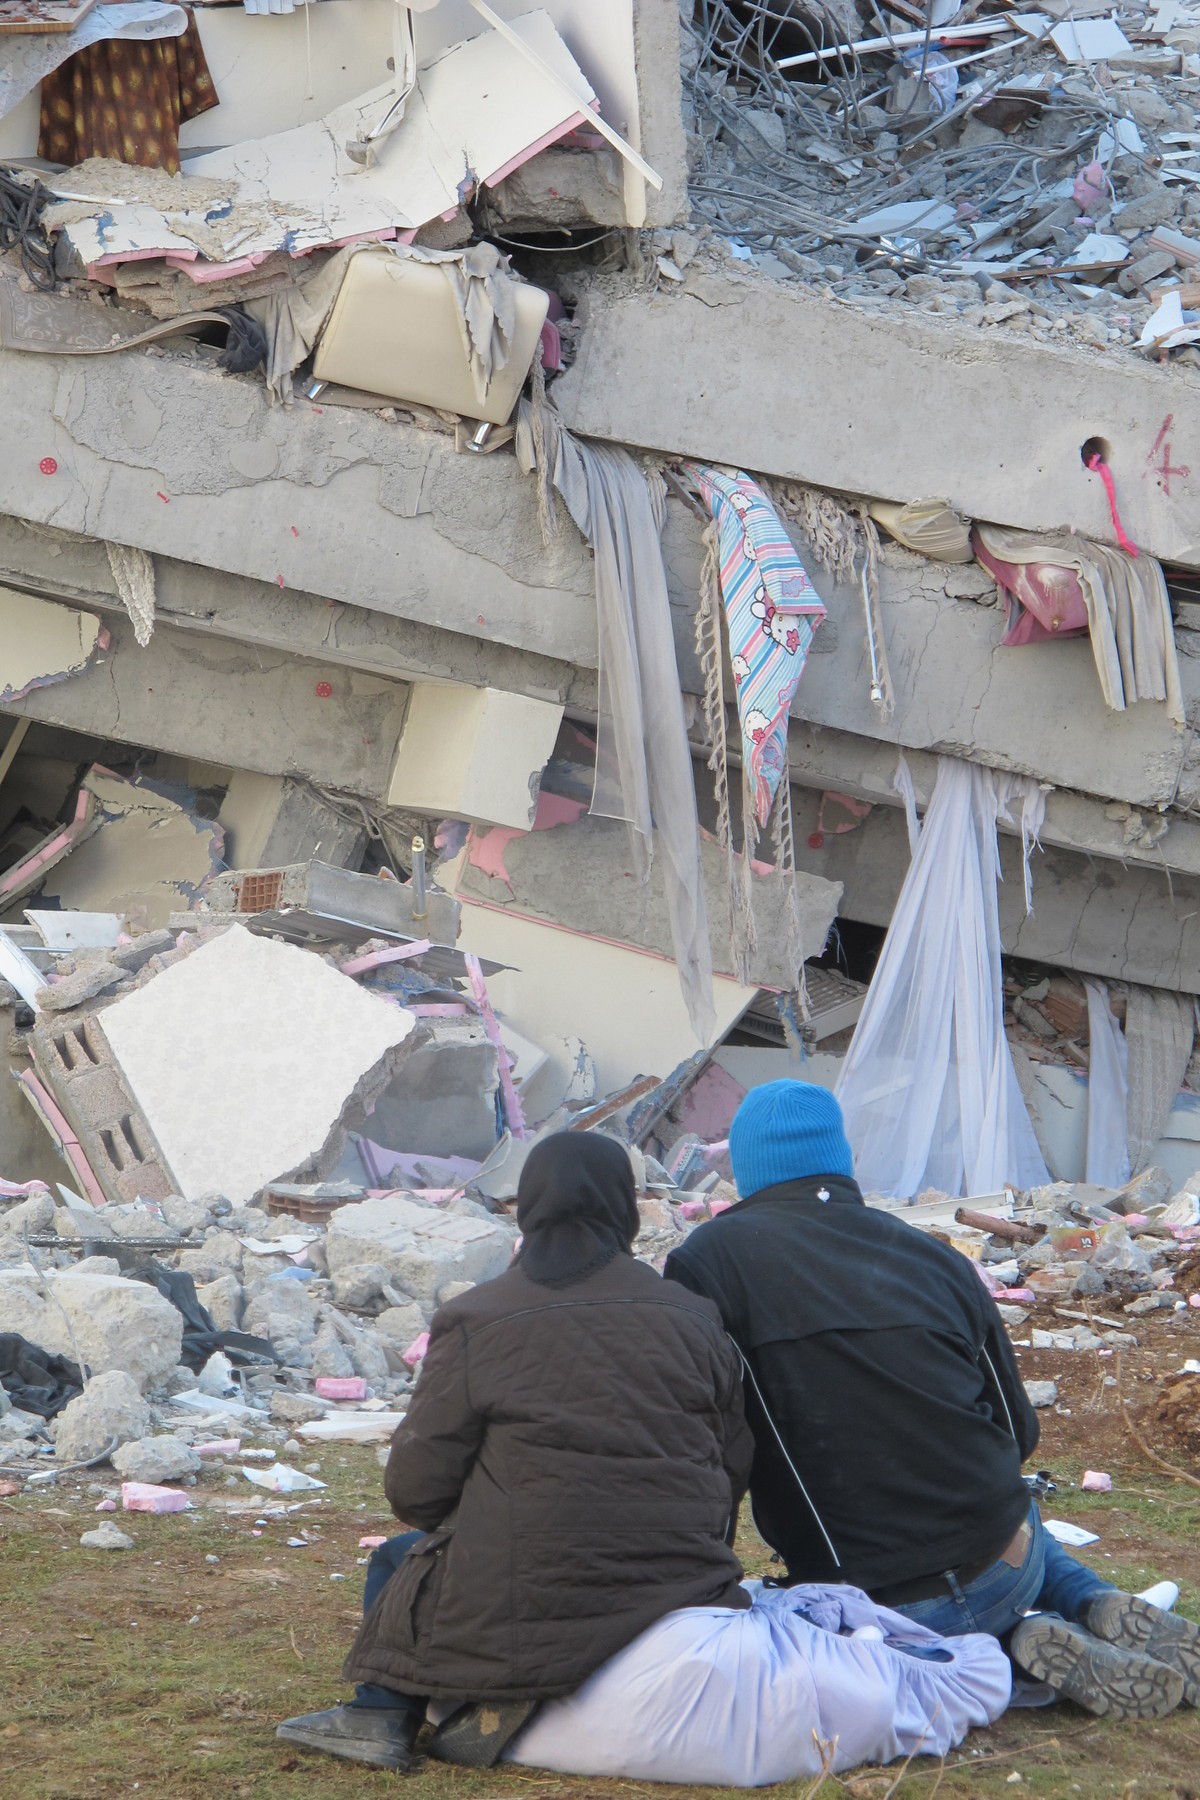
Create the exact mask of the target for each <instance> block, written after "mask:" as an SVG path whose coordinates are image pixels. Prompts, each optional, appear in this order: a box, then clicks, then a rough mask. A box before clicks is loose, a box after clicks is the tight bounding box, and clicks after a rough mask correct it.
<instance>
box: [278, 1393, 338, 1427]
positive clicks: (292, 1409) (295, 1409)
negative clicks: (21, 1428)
mask: <svg viewBox="0 0 1200 1800" xmlns="http://www.w3.org/2000/svg"><path fill="white" fill-rule="evenodd" d="M270 1410H271V1417H272V1418H273V1419H278V1421H279V1423H280V1424H281V1425H306V1424H307V1423H308V1422H309V1420H310V1419H323V1418H324V1417H325V1414H326V1413H327V1412H328V1411H329V1408H328V1407H327V1406H326V1404H325V1402H324V1401H323V1400H317V1399H314V1397H313V1396H312V1395H311V1394H290V1393H288V1392H287V1390H286V1389H285V1388H276V1390H275V1392H274V1393H273V1394H272V1395H271V1409H270Z"/></svg>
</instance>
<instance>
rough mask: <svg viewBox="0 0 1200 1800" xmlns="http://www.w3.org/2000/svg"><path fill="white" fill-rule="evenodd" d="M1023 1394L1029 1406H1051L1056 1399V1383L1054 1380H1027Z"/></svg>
mask: <svg viewBox="0 0 1200 1800" xmlns="http://www.w3.org/2000/svg"><path fill="white" fill-rule="evenodd" d="M1025 1394H1026V1398H1027V1399H1028V1401H1029V1404H1030V1406H1037V1407H1042V1406H1053V1405H1054V1402H1055V1401H1056V1400H1057V1399H1058V1383H1057V1382H1056V1381H1027V1382H1026V1383H1025Z"/></svg>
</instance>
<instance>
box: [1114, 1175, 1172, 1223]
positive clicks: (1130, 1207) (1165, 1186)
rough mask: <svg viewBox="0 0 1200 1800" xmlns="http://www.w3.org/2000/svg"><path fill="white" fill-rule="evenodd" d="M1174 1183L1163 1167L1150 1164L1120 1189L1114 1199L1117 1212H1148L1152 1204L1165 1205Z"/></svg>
mask: <svg viewBox="0 0 1200 1800" xmlns="http://www.w3.org/2000/svg"><path fill="white" fill-rule="evenodd" d="M1174 1188H1175V1183H1174V1181H1173V1180H1172V1179H1171V1177H1170V1176H1169V1175H1168V1174H1167V1171H1166V1170H1165V1169H1160V1168H1158V1167H1157V1166H1155V1165H1152V1166H1151V1167H1150V1168H1148V1169H1143V1170H1142V1172H1141V1174H1140V1175H1135V1176H1134V1178H1133V1180H1132V1181H1131V1182H1129V1183H1128V1184H1127V1185H1126V1186H1125V1187H1123V1188H1122V1189H1121V1192H1120V1193H1119V1194H1118V1195H1117V1198H1116V1200H1115V1201H1114V1203H1113V1204H1114V1207H1115V1209H1116V1210H1117V1211H1118V1212H1124V1213H1135V1212H1148V1211H1149V1209H1150V1208H1151V1207H1152V1206H1165V1205H1166V1204H1167V1202H1168V1201H1169V1200H1170V1198H1171V1195H1172V1193H1173V1192H1174Z"/></svg>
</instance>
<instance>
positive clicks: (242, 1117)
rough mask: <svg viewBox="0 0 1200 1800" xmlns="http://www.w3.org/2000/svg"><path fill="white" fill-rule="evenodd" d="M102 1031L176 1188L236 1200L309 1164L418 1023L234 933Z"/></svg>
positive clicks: (306, 958)
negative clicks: (344, 1114)
mask: <svg viewBox="0 0 1200 1800" xmlns="http://www.w3.org/2000/svg"><path fill="white" fill-rule="evenodd" d="M100 1022H101V1026H102V1029H103V1032H104V1035H105V1037H106V1038H107V1040H108V1042H109V1045H110V1047H111V1049H112V1052H113V1055H114V1057H115V1058H116V1060H117V1062H118V1063H119V1064H120V1067H121V1069H122V1072H123V1073H124V1076H125V1079H126V1081H127V1082H128V1083H129V1086H130V1089H131V1090H132V1093H133V1096H134V1098H135V1100H136V1101H137V1103H138V1105H139V1106H140V1108H141V1110H142V1112H143V1113H144V1114H145V1117H146V1122H147V1124H148V1125H149V1128H150V1130H151V1132H152V1133H153V1135H154V1137H155V1139H156V1140H157V1142H158V1145H159V1148H160V1150H161V1152H162V1155H163V1157H164V1159H165V1161H166V1163H167V1166H168V1168H169V1170H170V1172H171V1175H172V1178H173V1180H174V1182H175V1186H176V1189H177V1191H178V1192H179V1193H181V1194H183V1195H184V1196H185V1197H186V1198H188V1199H199V1198H200V1196H201V1195H203V1194H211V1193H219V1194H224V1195H226V1196H227V1198H228V1199H230V1200H233V1201H235V1202H244V1201H247V1200H249V1199H250V1198H251V1197H252V1196H253V1195H254V1194H256V1193H258V1192H259V1191H260V1190H261V1189H262V1188H263V1187H264V1186H265V1185H266V1184H267V1182H269V1181H279V1180H284V1179H286V1178H287V1177H288V1176H290V1175H293V1174H296V1173H299V1172H300V1171H302V1170H308V1169H309V1168H311V1167H312V1165H313V1163H314V1161H315V1160H317V1159H319V1157H320V1155H321V1153H322V1151H324V1150H325V1148H326V1146H327V1145H328V1144H329V1141H330V1138H331V1137H332V1136H333V1133H334V1131H335V1129H336V1128H337V1126H338V1125H339V1123H340V1121H341V1119H342V1115H343V1113H346V1112H348V1110H349V1108H350V1106H351V1103H352V1102H353V1101H355V1099H356V1098H357V1096H358V1095H359V1093H360V1090H363V1091H364V1092H365V1093H366V1095H367V1097H368V1098H371V1097H373V1095H374V1092H375V1091H376V1088H377V1085H381V1084H382V1083H383V1082H385V1081H386V1079H387V1074H388V1070H389V1068H390V1065H391V1063H392V1061H393V1058H392V1057H391V1055H390V1053H391V1052H392V1051H394V1050H395V1049H396V1048H397V1047H398V1046H399V1045H400V1044H402V1043H403V1042H404V1040H405V1039H406V1038H407V1037H408V1035H409V1033H410V1032H411V1031H412V1029H413V1026H414V1024H415V1022H416V1021H415V1020H414V1018H413V1015H412V1014H411V1013H410V1012H407V1011H406V1010H405V1009H404V1008H403V1007H400V1006H395V1005H393V1004H392V1003H391V1002H389V1001H387V1000H384V999H381V998H380V997H379V996H377V995H375V994H371V993H367V992H365V991H364V990H363V989H362V988H360V987H358V986H357V984H356V983H355V982H354V981H352V980H351V979H350V978H349V977H348V976H345V975H342V974H340V973H339V971H338V970H337V969H334V968H332V967H330V965H329V964H328V963H327V962H325V961H323V960H322V958H321V957H319V956H315V955H313V953H312V952H311V951H308V950H300V949H297V948H296V947H295V946H294V945H291V944H281V943H278V942H275V941H274V940H272V939H269V938H261V937H254V936H253V935H252V934H251V933H250V932H249V931H247V930H245V928H244V927H243V926H240V925H234V926H231V927H230V929H229V930H228V931H226V932H223V933H222V934H221V936H220V937H217V938H213V939H211V940H210V941H209V942H208V943H206V944H203V945H202V946H201V947H200V948H199V949H198V950H194V951H193V952H192V954H191V955H190V956H186V957H184V958H182V959H181V960H180V961H179V962H177V963H174V964H172V965H171V967H170V968H167V969H164V970H163V972H162V973H161V974H160V975H157V976H156V977H155V978H154V980H153V981H150V982H148V983H147V985H146V986H145V987H142V988H139V989H137V991H136V992H134V993H132V994H128V995H127V996H126V997H125V998H124V999H122V1000H118V1001H117V1002H116V1004H115V1005H113V1006H110V1007H108V1008H107V1010H106V1011H105V1012H104V1013H103V1015H102V1017H101V1021H100ZM376 1077H379V1078H380V1079H379V1082H377V1081H376V1079H375V1078H376Z"/></svg>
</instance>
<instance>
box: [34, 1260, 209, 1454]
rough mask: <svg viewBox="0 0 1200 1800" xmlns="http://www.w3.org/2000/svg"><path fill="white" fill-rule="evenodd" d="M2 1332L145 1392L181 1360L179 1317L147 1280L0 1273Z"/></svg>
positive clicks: (70, 1272) (71, 1273) (67, 1272)
mask: <svg viewBox="0 0 1200 1800" xmlns="http://www.w3.org/2000/svg"><path fill="white" fill-rule="evenodd" d="M47 1290H48V1295H49V1297H47ZM0 1331H19V1332H20V1333H21V1335H22V1337H26V1338H28V1339H29V1341H30V1342H31V1343H34V1344H40V1345H41V1347H42V1349H43V1350H48V1351H49V1352H50V1353H51V1355H54V1356H68V1357H70V1358H71V1359H72V1360H73V1361H74V1360H75V1359H76V1357H82V1359H83V1361H84V1362H85V1363H86V1364H87V1366H88V1368H89V1369H90V1370H91V1372H92V1374H93V1375H100V1374H102V1373H103V1372H104V1371H105V1370H109V1369H114V1370H117V1369H119V1370H124V1371H125V1372H126V1373H127V1374H128V1375H130V1376H132V1378H133V1379H134V1381H135V1382H136V1383H137V1385H138V1386H139V1387H140V1388H146V1387H149V1386H150V1384H151V1383H152V1382H156V1381H162V1380H164V1379H165V1378H166V1377H167V1376H168V1375H169V1374H170V1373H171V1371H172V1369H173V1368H174V1367H175V1365H176V1363H177V1362H178V1361H179V1349H180V1343H181V1340H182V1336H183V1318H182V1315H181V1314H179V1313H178V1312H176V1310H175V1308H174V1307H173V1306H172V1305H171V1302H170V1301H169V1300H167V1299H164V1297H163V1295H162V1294H160V1293H159V1291H158V1289H157V1288H153V1287H151V1286H150V1284H149V1282H146V1281H127V1280H126V1279H125V1278H124V1276H120V1275H116V1276H111V1275H85V1274H80V1273H79V1272H78V1271H73V1270H69V1269H68V1270H65V1271H61V1272H60V1271H51V1272H49V1273H47V1274H44V1275H41V1276H38V1275H35V1274H34V1272H33V1271H32V1270H31V1269H30V1270H28V1271H26V1270H21V1269H6V1270H3V1271H0ZM85 1397H86V1396H85ZM72 1404H74V1402H73V1403H72ZM137 1435H138V1436H144V1435H145V1428H143V1430H142V1431H141V1432H139V1433H138V1434H137Z"/></svg>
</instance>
